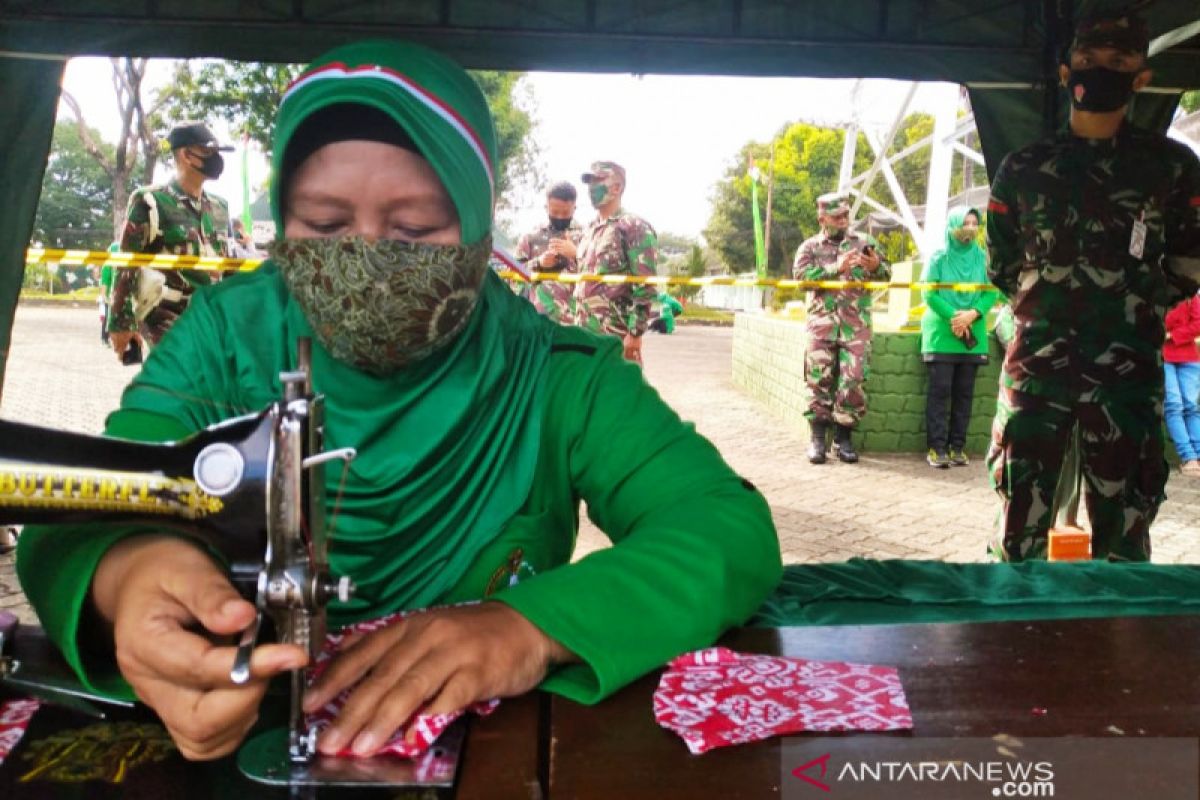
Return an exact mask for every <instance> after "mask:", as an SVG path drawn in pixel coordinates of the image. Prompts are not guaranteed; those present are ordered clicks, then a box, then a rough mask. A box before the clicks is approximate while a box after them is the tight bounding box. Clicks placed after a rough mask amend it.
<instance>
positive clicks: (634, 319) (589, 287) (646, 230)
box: [575, 161, 658, 337]
mask: <svg viewBox="0 0 1200 800" xmlns="http://www.w3.org/2000/svg"><path fill="white" fill-rule="evenodd" d="M614 175H615V176H619V178H620V179H621V181H622V185H623V182H624V177H625V170H623V169H622V168H621V167H620V166H619V165H617V164H614V163H612V162H611V161H597V162H595V163H594V164H592V171H591V172H590V173H588V174H586V175H584V176H583V182H584V183H586V184H591V183H600V182H604V181H607V180H611V179H612V177H613V176H614ZM657 247H658V235H657V234H656V233H655V232H654V228H653V227H651V226H650V223H649V222H646V220H644V219H642V218H641V217H638V216H635V215H633V214H627V213H626V212H625V211H624V210H622V209H618V210H617V211H616V213H614V214H613V215H612V216H611V217H609V218H608V219H600V218H599V217H597V218H596V219H595V220H593V221H592V223H591V224H590V225H588V227H587V230H586V231H584V234H583V239H582V241H580V243H579V254H578V258H579V271H580V272H582V273H584V274H593V275H645V276H647V277H653V276H654V275H657V274H658V273H657V270H656V264H657V261H658V250H657ZM657 296H658V290H657V289H656V288H655V287H654V286H652V285H649V284H640V285H634V284H612V285H609V284H603V283H583V282H581V283H579V284H578V285H577V286H576V287H575V324H577V325H580V326H582V327H584V328H587V329H588V330H590V331H593V332H595V333H605V334H608V335H610V336H620V337H624V336H626V335H627V334H631V335H633V336H641V335H642V334H644V333H645V332H646V327H647V326H648V325H649V324H650V306H651V304H652V303H653V302H654V299H655V298H656V297H657Z"/></svg>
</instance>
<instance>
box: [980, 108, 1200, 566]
mask: <svg viewBox="0 0 1200 800" xmlns="http://www.w3.org/2000/svg"><path fill="white" fill-rule="evenodd" d="M988 212H989V213H988V220H987V222H988V244H989V249H990V251H991V264H990V265H989V268H988V274H989V277H990V278H991V280H992V281H993V282H994V283H995V284H996V286H998V287H999V288H1000V290H1001V291H1002V292H1004V293H1005V294H1006V295H1008V297H1009V298H1010V300H1011V301H1012V310H1013V315H1014V317H1015V320H1016V325H1015V333H1014V338H1013V340H1012V342H1011V343H1010V345H1009V347H1008V351H1007V355H1006V357H1005V360H1004V367H1003V371H1002V374H1001V383H1000V398H999V401H998V404H997V408H996V418H995V421H994V424H993V426H992V445H991V447H990V449H989V452H988V456H987V463H988V468H989V473H990V475H991V480H992V485H993V486H994V487H995V488H996V490H997V492H998V493H999V494H1000V495H1001V497H1002V498H1003V500H1004V507H1003V511H1002V514H1001V521H1000V526H999V530H998V531H997V534H996V537H995V539H994V540H993V541H992V542H991V550H992V552H993V553H994V554H995V555H997V556H999V557H1001V558H1004V559H1007V560H1014V561H1017V560H1022V559H1026V558H1045V556H1046V548H1047V538H1046V537H1047V531H1048V529H1049V526H1050V524H1051V519H1050V517H1051V511H1052V505H1053V497H1054V489H1055V486H1056V485H1057V483H1058V480H1059V474H1060V471H1061V468H1062V461H1063V455H1064V450H1065V448H1066V446H1067V444H1068V437H1069V436H1070V435H1071V433H1072V431H1073V430H1074V428H1075V427H1076V426H1078V428H1079V431H1080V440H1081V448H1082V456H1083V475H1084V479H1085V481H1086V484H1087V489H1088V491H1087V509H1088V515H1089V517H1090V519H1091V523H1092V555H1093V557H1094V558H1104V557H1108V558H1110V559H1130V560H1147V559H1149V557H1150V524H1151V523H1152V522H1153V521H1154V517H1155V515H1156V513H1157V511H1158V507H1159V504H1160V503H1161V502H1162V501H1163V499H1164V497H1165V495H1164V494H1163V487H1164V486H1165V484H1166V480H1167V467H1166V462H1165V460H1164V457H1163V439H1162V411H1163V380H1162V365H1161V352H1162V343H1163V316H1164V314H1165V312H1166V309H1167V308H1168V307H1169V306H1170V305H1171V304H1173V303H1174V302H1176V300H1178V299H1180V298H1182V297H1183V296H1185V295H1187V294H1190V293H1192V292H1194V291H1195V290H1196V286H1197V284H1196V279H1197V278H1200V162H1198V161H1197V159H1196V157H1195V156H1194V155H1193V154H1192V153H1191V152H1190V151H1189V150H1188V149H1187V148H1186V147H1184V146H1183V145H1180V144H1178V143H1176V142H1173V141H1171V140H1169V139H1167V138H1166V137H1165V136H1160V135H1158V134H1152V133H1148V132H1144V131H1140V130H1137V129H1135V128H1132V127H1129V126H1128V125H1127V126H1125V127H1124V128H1122V129H1121V131H1120V133H1119V134H1118V135H1117V136H1116V138H1114V139H1111V140H1094V139H1083V138H1079V137H1076V136H1073V135H1071V134H1070V133H1063V134H1060V135H1058V136H1055V137H1050V138H1047V139H1044V140H1042V141H1040V142H1037V143H1035V144H1033V145H1030V146H1028V147H1025V148H1023V149H1021V150H1018V151H1016V152H1014V153H1011V154H1010V155H1009V156H1008V157H1007V158H1005V159H1004V161H1003V162H1002V163H1001V165H1000V168H999V170H998V171H997V173H996V178H995V180H994V182H993V184H992V197H991V202H990V203H989V205H988ZM1143 232H1144V242H1141V243H1140V246H1139V244H1138V243H1137V242H1135V238H1137V239H1140V238H1142V237H1141V233H1143ZM1139 251H1140V252H1139Z"/></svg>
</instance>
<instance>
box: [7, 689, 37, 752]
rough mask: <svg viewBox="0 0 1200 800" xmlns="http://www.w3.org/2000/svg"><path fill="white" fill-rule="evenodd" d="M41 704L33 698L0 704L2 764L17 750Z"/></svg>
mask: <svg viewBox="0 0 1200 800" xmlns="http://www.w3.org/2000/svg"><path fill="white" fill-rule="evenodd" d="M40 705H41V704H40V703H39V702H38V701H37V700H33V699H31V698H23V699H20V700H5V701H4V702H3V703H0V764H3V763H4V761H5V759H7V758H8V754H9V753H11V752H12V751H13V750H14V749H16V746H17V744H18V743H19V742H20V741H21V737H22V736H24V735H25V729H26V728H28V727H29V720H31V719H33V715H34V714H35V713H36V712H37V710H38V707H39V706H40Z"/></svg>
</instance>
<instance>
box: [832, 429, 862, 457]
mask: <svg viewBox="0 0 1200 800" xmlns="http://www.w3.org/2000/svg"><path fill="white" fill-rule="evenodd" d="M852 430H854V429H853V428H851V427H850V426H849V425H838V426H837V430H836V431H835V432H834V434H833V452H834V453H835V454H837V457H838V460H839V461H844V462H845V463H847V464H853V463H854V462H856V461H858V453H856V452H854V445H853V444H852V443H851V441H850V432H851V431H852Z"/></svg>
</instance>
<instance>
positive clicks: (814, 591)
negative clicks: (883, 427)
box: [749, 558, 1200, 627]
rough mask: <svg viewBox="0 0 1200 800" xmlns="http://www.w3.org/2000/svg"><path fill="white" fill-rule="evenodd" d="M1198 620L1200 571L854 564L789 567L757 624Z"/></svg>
mask: <svg viewBox="0 0 1200 800" xmlns="http://www.w3.org/2000/svg"><path fill="white" fill-rule="evenodd" d="M1196 613H1200V568H1197V567H1194V566H1188V565H1164V564H1110V563H1108V562H1104V561H1093V562H1086V563H1079V562H1046V561H1030V562H1025V563H1022V564H949V563H945V562H941V561H899V560H897V561H874V560H869V559H861V558H855V559H851V560H850V561H846V562H841V563H829V564H799V565H792V566H789V567H786V568H785V569H784V575H783V580H782V581H780V584H779V587H778V588H777V589H776V590H775V592H774V593H773V594H772V595H771V597H769V598H768V599H767V602H766V603H764V604H763V606H762V608H760V609H759V611H758V613H757V614H756V615H755V616H754V617H753V618H752V619H751V620H750V623H749V624H751V625H756V626H760V627H782V626H789V625H887V624H904V623H912V622H1000V621H1011V620H1028V619H1071V618H1082V617H1119V616H1150V615H1162V614H1196Z"/></svg>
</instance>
